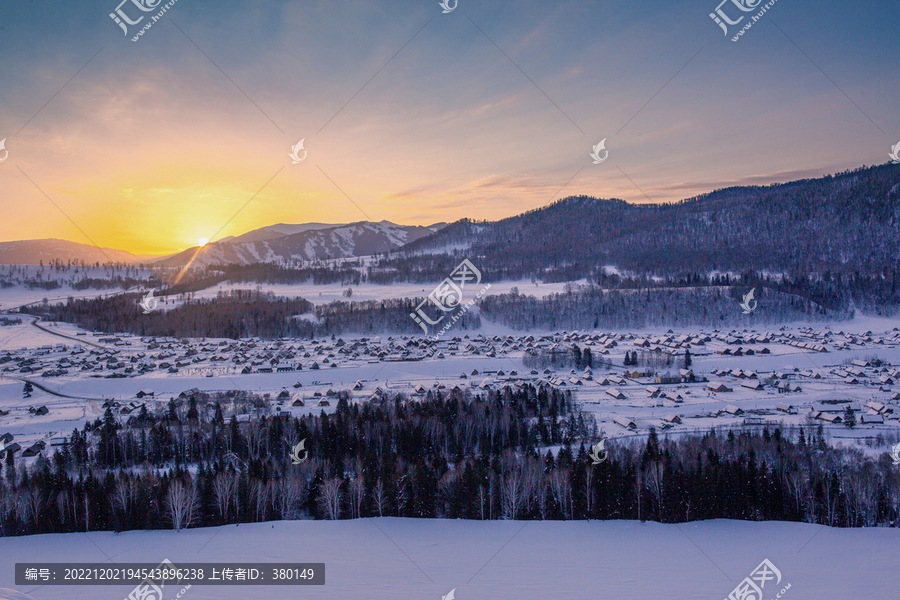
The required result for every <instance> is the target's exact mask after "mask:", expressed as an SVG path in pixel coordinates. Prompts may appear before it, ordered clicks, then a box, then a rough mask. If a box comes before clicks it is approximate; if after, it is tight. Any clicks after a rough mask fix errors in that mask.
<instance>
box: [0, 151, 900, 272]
mask: <svg viewBox="0 0 900 600" xmlns="http://www.w3.org/2000/svg"><path fill="white" fill-rule="evenodd" d="M898 248H900V165H895V164H884V165H879V166H873V167H862V168H859V169H855V170H853V171H846V172H843V173H837V174H835V175H827V176H824V177H820V178H815V179H803V180H798V181H792V182H788V183H782V184H772V185H767V186H741V187H731V188H724V189H719V190H715V191H713V192H710V193H708V194H703V195H701V196H697V197H694V198H690V199H687V200H683V201H681V202H677V203H672V204H629V203H627V202H624V201H622V200H617V199H600V198H595V197H591V196H572V197H569V198H565V199H562V200H560V201H557V202H554V203H553V204H551V205H549V206H545V207H543V208H539V209H536V210H532V211H529V212H526V213H522V214H520V215H516V216H513V217H509V218H506V219H501V220H499V221H483V222H474V221H471V220H469V219H462V220H459V221H457V222H455V223H452V224H450V225H447V224H445V223H437V224H434V225H430V226H428V227H421V226H404V225H397V224H394V223H391V222H389V221H381V222H378V223H373V222H368V221H360V222H356V223H349V224H326V223H305V224H296V225H291V224H284V223H281V224H277V225H271V226H267V227H262V228H260V229H256V230H253V231H250V232H248V233H245V234H243V235H239V236H236V237H229V238H225V239H222V240H218V241H216V242H212V243H210V244H208V245H206V246H204V247H203V248H197V247H195V248H189V249H187V250H184V251H182V252H179V253H177V254H174V255H171V256H165V257H141V256H136V255H133V254H130V253H128V252H124V251H120V250H112V249H103V251H102V252H101V251H100V250H99V249H98V248H96V247H94V246H89V245H84V244H76V243H74V242H66V241H63V240H27V241H20V242H3V243H0V262H2V263H19V264H23V263H24V264H33V263H37V262H38V261H39V260H44V261H45V262H46V261H47V260H49V259H50V258H62V259H63V261H65V260H67V259H70V258H73V259H74V258H78V259H83V260H85V261H86V262H97V261H100V262H105V261H108V260H110V259H112V260H118V261H123V262H130V263H138V262H144V263H145V264H154V265H160V266H167V267H181V266H184V265H186V264H188V263H189V262H191V261H192V259H193V263H192V264H193V265H194V266H197V267H203V266H208V265H212V264H234V265H252V264H256V263H279V264H295V265H296V264H298V263H302V262H303V261H315V260H326V259H332V258H349V257H358V256H369V255H373V254H383V253H386V252H389V251H391V252H394V258H391V259H388V261H387V262H386V264H384V265H383V267H384V268H385V269H388V270H393V271H397V270H401V271H404V272H406V271H407V270H409V269H412V270H414V271H415V270H420V271H421V270H422V269H426V270H427V269H428V268H429V267H428V266H426V265H428V264H430V268H438V269H444V268H445V266H446V265H443V264H438V263H443V262H445V260H449V259H451V258H455V257H460V256H465V257H470V258H472V259H473V260H475V259H477V262H478V265H479V268H482V269H484V270H486V271H487V272H490V273H491V276H492V278H493V279H506V278H512V279H515V278H521V277H528V276H536V277H539V278H541V279H543V280H556V281H563V280H565V281H571V280H575V279H579V278H582V277H586V276H590V275H592V274H596V273H597V272H598V270H601V269H602V268H603V267H606V266H612V267H615V268H617V269H624V270H628V271H631V272H635V273H643V274H660V273H663V274H667V275H671V274H678V273H698V272H707V273H708V272H714V271H729V272H735V273H740V272H742V271H747V270H755V271H760V272H769V273H784V274H795V275H796V274H802V275H804V276H806V274H818V275H821V276H823V277H830V276H831V275H832V274H843V275H847V276H854V275H860V274H862V275H866V276H876V275H877V276H880V277H882V278H885V277H887V278H893V277H894V274H895V273H900V251H898ZM438 255H446V256H445V259H442V260H438V261H437V262H435V259H436V258H437V256H438Z"/></svg>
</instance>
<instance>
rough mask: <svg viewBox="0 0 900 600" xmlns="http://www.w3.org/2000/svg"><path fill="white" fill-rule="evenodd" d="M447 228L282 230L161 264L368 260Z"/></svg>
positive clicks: (308, 226) (273, 228)
mask: <svg viewBox="0 0 900 600" xmlns="http://www.w3.org/2000/svg"><path fill="white" fill-rule="evenodd" d="M445 225H446V224H445V223H437V224H435V225H430V226H428V227H421V226H415V225H414V226H407V225H397V224H395V223H391V222H390V221H381V222H379V223H372V222H369V221H360V222H358V223H350V224H346V225H329V224H324V223H305V224H301V225H288V224H283V223H282V224H278V225H270V226H268V227H263V228H261V229H256V230H254V231H250V232H248V233H245V234H243V235H240V236H237V237H232V238H226V239H224V240H220V241H217V242H213V243H210V244H208V245H207V246H205V247H204V248H202V249H200V251H199V253H198V251H197V250H198V249H197V248H196V247H194V248H189V249H187V250H184V251H183V252H179V253H178V254H174V255H172V256H168V257H165V258H163V259H161V260H159V261H156V262H155V264H157V265H160V266H167V267H180V266H183V265H185V264H187V263H188V262H189V261H190V260H191V259H192V258H193V257H194V255H195V254H196V258H195V259H194V262H193V265H194V266H206V265H211V264H243V265H246V264H253V263H259V262H266V263H281V262H288V261H292V260H323V259H329V258H350V257H354V256H368V255H371V254H375V253H379V252H387V251H389V250H395V249H397V248H399V247H401V246H403V245H405V244H408V243H410V242H414V241H416V240H418V239H420V238H423V237H425V236H428V235H431V234H432V233H434V232H436V231H438V230H440V229H441V228H443V227H444V226H445Z"/></svg>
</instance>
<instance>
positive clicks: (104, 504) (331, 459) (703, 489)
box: [0, 386, 900, 535]
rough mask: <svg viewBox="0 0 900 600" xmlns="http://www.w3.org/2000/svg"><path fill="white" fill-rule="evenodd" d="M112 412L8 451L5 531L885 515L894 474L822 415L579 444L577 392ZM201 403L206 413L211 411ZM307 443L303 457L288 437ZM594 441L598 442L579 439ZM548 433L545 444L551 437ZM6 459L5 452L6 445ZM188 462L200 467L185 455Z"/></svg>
mask: <svg viewBox="0 0 900 600" xmlns="http://www.w3.org/2000/svg"><path fill="white" fill-rule="evenodd" d="M209 400H210V399H209V397H206V396H200V397H198V398H193V399H191V400H189V401H188V402H186V403H185V404H183V405H181V406H177V405H175V403H174V401H173V402H172V403H170V406H169V407H168V408H167V409H166V410H165V411H163V412H162V414H159V415H153V414H149V413H147V412H146V411H144V412H142V413H141V414H139V415H137V416H135V417H133V418H131V419H129V420H128V421H127V422H126V423H119V422H117V420H116V419H115V418H114V417H113V415H112V414H111V413H109V412H108V413H107V414H106V416H105V418H104V419H103V420H98V421H97V422H95V423H93V424H90V426H89V427H86V428H85V430H84V431H82V432H76V433H75V434H74V435H73V436H72V440H71V444H70V445H69V446H67V447H64V448H63V450H62V451H60V452H57V453H55V454H54V455H53V456H52V457H51V458H50V459H45V458H43V457H39V458H38V459H37V461H36V463H35V464H34V465H33V466H32V468H30V469H29V470H28V471H27V472H25V470H24V469H20V468H19V467H18V466H17V464H16V460H15V459H12V460H9V459H7V462H6V464H5V466H4V478H3V479H4V480H5V483H3V484H0V492H2V493H0V531H2V532H3V534H5V535H18V534H35V533H50V532H70V531H94V530H116V531H121V530H127V529H164V528H175V529H181V528H185V527H200V526H213V525H221V524H225V523H247V522H260V521H266V520H273V519H295V518H314V519H344V518H361V517H371V516H400V517H420V518H465V519H639V520H642V521H643V520H654V521H660V522H667V523H678V522H685V521H691V520H702V519H714V518H729V519H743V520H755V521H762V520H787V521H803V522H810V523H821V524H824V525H830V526H840V527H848V526H853V527H856V526H876V525H889V524H893V523H894V522H895V520H896V519H897V517H898V508H900V471H898V470H897V469H896V467H895V466H893V465H892V463H891V460H890V459H889V458H888V457H887V456H886V455H883V456H882V457H881V458H880V459H879V460H877V461H876V460H873V459H871V458H868V457H866V456H865V455H864V454H863V453H862V452H861V451H859V450H856V449H847V448H830V447H828V446H827V444H826V442H825V439H824V434H823V432H822V430H821V428H819V429H818V430H813V429H811V428H808V429H804V428H802V427H801V428H800V429H799V430H796V429H793V428H790V429H788V430H782V429H781V428H780V427H777V426H776V427H772V428H768V427H766V428H762V429H761V430H760V428H754V429H752V430H751V429H737V430H728V431H715V430H713V431H710V432H708V433H706V434H704V435H694V436H686V435H679V436H678V437H677V438H673V439H668V438H666V439H660V438H659V437H658V435H657V433H656V432H655V431H653V430H651V432H650V435H649V437H648V438H647V441H646V442H642V441H641V442H624V443H622V444H615V445H614V446H613V447H612V448H611V449H610V450H609V451H608V454H604V455H603V458H604V459H605V460H603V462H601V463H599V464H595V463H594V461H593V460H592V459H591V458H590V457H589V454H588V448H587V447H586V446H585V444H584V441H585V440H596V439H597V431H596V427H595V425H594V423H593V422H592V419H591V418H590V417H589V416H586V415H585V414H584V413H581V412H578V411H576V410H574V407H573V405H572V399H571V396H570V395H569V393H567V392H561V391H558V390H550V389H548V388H546V387H543V388H534V387H528V386H526V387H524V388H522V389H518V390H514V389H511V388H505V389H504V390H501V391H492V392H489V393H488V394H487V395H483V396H474V397H473V396H471V395H468V394H465V393H458V392H453V393H450V394H435V395H432V394H429V395H428V396H427V397H426V398H425V399H423V400H422V401H418V402H409V401H407V400H405V399H403V398H400V397H397V398H393V399H384V400H381V401H373V402H370V403H367V404H363V405H359V404H355V403H350V402H349V401H348V398H347V396H346V394H344V395H342V396H341V397H340V399H339V400H338V405H337V409H336V412H335V413H334V414H330V415H326V414H324V413H323V414H321V415H319V416H314V415H308V416H304V417H301V418H288V417H262V418H260V419H258V420H254V421H251V422H246V423H239V422H238V421H237V420H236V419H234V418H232V419H231V420H230V422H229V421H228V420H226V418H225V413H226V412H227V411H226V410H225V409H224V408H223V403H222V402H224V401H227V399H226V398H223V397H222V395H221V394H220V395H219V396H218V397H217V398H216V402H214V403H213V406H212V408H211V410H208V409H207V406H206V405H207V402H208V401H209ZM210 413H211V414H210ZM300 441H304V443H305V451H300V452H301V458H302V459H303V462H301V463H300V464H299V465H298V464H293V463H292V461H291V459H290V452H291V448H293V447H295V446H296V445H297V444H298V443H299V442H300ZM589 443H590V442H589ZM551 445H557V446H560V449H559V451H558V452H556V453H555V454H554V453H553V452H550V451H549V450H545V448H546V447H547V446H551ZM8 456H9V455H8ZM195 467H196V468H195Z"/></svg>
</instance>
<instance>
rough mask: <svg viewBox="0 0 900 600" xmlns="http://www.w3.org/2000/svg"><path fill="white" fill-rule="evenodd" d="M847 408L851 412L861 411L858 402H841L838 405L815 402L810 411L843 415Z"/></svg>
mask: <svg viewBox="0 0 900 600" xmlns="http://www.w3.org/2000/svg"><path fill="white" fill-rule="evenodd" d="M848 406H849V407H850V410H852V411H853V412H859V411H861V410H862V406H861V405H860V404H859V402H841V403H839V404H826V403H824V402H816V403H814V404H813V407H812V409H813V410H814V411H815V412H821V413H843V412H844V411H845V410H847V407H848Z"/></svg>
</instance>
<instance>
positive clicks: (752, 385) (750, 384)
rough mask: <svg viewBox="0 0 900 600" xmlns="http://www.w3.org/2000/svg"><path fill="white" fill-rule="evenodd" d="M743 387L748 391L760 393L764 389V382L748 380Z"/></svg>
mask: <svg viewBox="0 0 900 600" xmlns="http://www.w3.org/2000/svg"><path fill="white" fill-rule="evenodd" d="M741 387H744V388H747V389H748V390H756V391H759V390H761V389H763V384H762V381H759V380H756V381H754V380H748V381H744V382H742V383H741Z"/></svg>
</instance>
